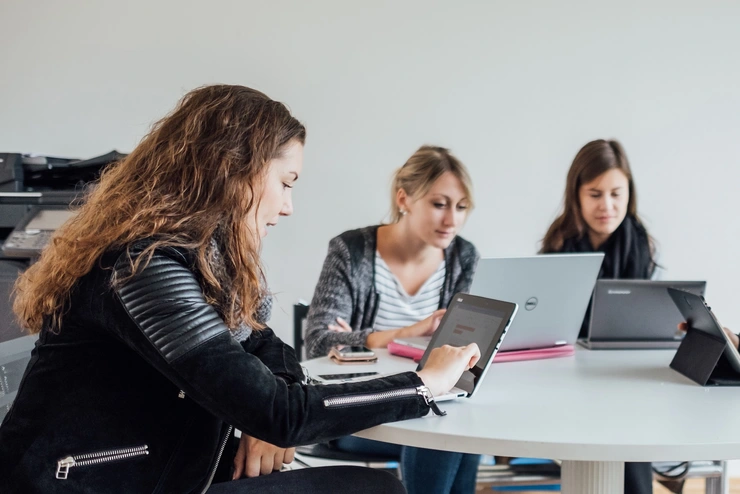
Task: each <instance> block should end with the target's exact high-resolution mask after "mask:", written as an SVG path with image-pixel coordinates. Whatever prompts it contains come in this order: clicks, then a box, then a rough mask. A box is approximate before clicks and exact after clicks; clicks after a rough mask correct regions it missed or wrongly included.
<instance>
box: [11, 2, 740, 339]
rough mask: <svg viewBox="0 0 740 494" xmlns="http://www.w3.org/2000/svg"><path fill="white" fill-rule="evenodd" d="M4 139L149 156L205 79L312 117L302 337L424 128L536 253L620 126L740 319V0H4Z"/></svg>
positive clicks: (675, 263) (281, 306)
mask: <svg viewBox="0 0 740 494" xmlns="http://www.w3.org/2000/svg"><path fill="white" fill-rule="evenodd" d="M0 19H2V23H3V40H2V42H0V67H2V68H3V77H2V79H0V116H2V118H0V149H2V150H4V151H5V150H7V151H16V150H17V151H22V152H31V151H33V152H39V153H49V154H56V155H71V156H81V157H88V156H92V155H95V154H99V153H103V152H106V151H108V150H110V149H112V148H117V149H119V150H121V151H130V150H131V149H132V148H133V147H134V146H135V145H136V143H137V141H138V140H139V139H140V138H141V137H142V135H144V134H145V133H146V131H147V128H148V126H149V125H150V124H151V123H152V122H153V121H154V120H156V119H158V118H160V117H161V116H163V115H164V114H165V113H166V112H167V111H169V110H170V109H171V108H172V106H173V105H174V104H175V102H176V101H177V100H178V98H179V97H180V96H181V95H182V94H184V92H186V91H187V90H189V89H191V88H193V87H195V86H198V85H201V84H206V83H215V82H224V83H236V84H245V85H249V86H253V87H256V88H258V89H261V90H263V91H265V92H267V93H268V94H269V95H270V96H272V97H274V98H276V99H279V100H281V101H284V102H286V103H287V104H288V105H289V106H290V107H291V108H292V110H293V111H294V113H295V115H296V116H297V117H298V118H299V119H301V120H302V121H304V122H305V123H306V125H307V127H308V131H309V136H308V144H307V147H306V166H305V169H304V175H303V176H302V177H301V180H300V184H299V186H298V187H297V188H296V189H295V207H296V213H295V215H294V216H293V217H292V218H289V219H287V220H285V221H283V222H282V223H281V225H280V226H279V227H278V228H276V229H273V230H272V231H271V232H270V235H269V236H268V238H267V240H266V246H265V249H264V259H265V263H266V265H267V268H268V275H269V280H270V282H271V285H272V288H273V289H274V290H275V291H276V293H277V301H278V304H277V306H276V310H275V313H274V317H273V321H272V323H273V324H272V325H273V326H274V327H275V329H276V330H277V332H278V333H279V334H280V335H282V336H283V337H284V338H286V339H288V340H290V338H291V336H290V335H291V319H290V317H291V306H292V304H293V302H294V301H295V300H297V299H298V298H299V297H302V298H305V299H310V298H311V295H312V292H313V286H314V284H315V282H316V279H317V277H318V273H319V270H320V268H321V262H322V260H323V256H324V254H325V251H326V245H327V242H328V240H329V239H330V238H331V237H332V236H334V235H336V234H338V233H340V232H341V231H343V230H345V229H348V228H352V227H358V226H364V225H367V224H371V223H375V222H378V221H379V220H381V219H382V218H383V217H384V215H385V213H386V211H387V206H388V201H389V199H388V195H389V193H388V185H389V179H390V175H391V173H392V171H393V170H394V169H395V168H396V167H398V166H400V165H401V164H403V162H404V161H405V159H406V158H407V157H408V156H409V155H410V154H411V153H412V152H413V151H414V150H415V149H416V148H417V147H418V146H419V145H421V144H424V143H433V144H439V145H443V146H448V147H450V148H452V150H453V151H454V152H455V153H456V154H457V155H458V156H459V157H460V158H461V159H462V160H463V161H464V162H465V163H466V164H467V165H468V167H469V168H470V171H471V173H472V176H473V178H474V182H475V187H476V192H477V202H478V208H477V209H476V210H475V211H474V213H473V215H472V216H471V218H470V220H469V223H468V225H467V226H466V228H465V230H464V232H463V235H464V236H465V237H467V238H468V239H470V240H472V241H473V242H474V243H475V244H476V245H477V246H478V248H479V249H480V251H481V252H482V254H483V255H484V256H501V255H524V254H531V253H534V252H535V251H536V249H537V248H538V241H539V239H540V238H541V237H542V235H543V234H544V232H545V229H546V228H547V226H548V224H549V222H550V221H551V220H552V219H553V217H554V215H555V213H556V211H557V209H558V207H559V203H560V200H561V197H562V190H563V186H564V182H565V174H566V171H567V169H568V166H569V165H570V162H571V160H572V158H573V156H574V155H575V153H576V151H577V150H578V149H579V148H580V146H581V145H583V144H584V143H586V142H587V141H589V140H591V139H594V138H599V137H617V138H619V139H620V140H621V141H622V142H623V144H624V145H625V147H626V149H627V152H628V155H629V157H630V159H631V162H632V165H633V170H634V174H635V177H636V180H637V188H638V191H639V198H640V202H639V206H640V212H641V214H642V215H643V217H644V218H645V219H646V220H647V225H648V227H649V229H650V232H651V233H652V234H653V235H654V236H655V237H656V238H657V240H658V241H659V246H660V252H661V261H662V263H663V264H664V265H665V267H666V268H667V270H668V271H667V274H666V278H668V279H697V278H698V279H707V280H708V281H709V285H708V296H709V300H710V301H711V302H712V305H713V307H714V308H715V310H716V312H717V313H718V314H719V316H720V317H721V318H722V320H724V321H726V323H727V324H729V325H731V326H733V325H734V326H736V327H738V328H740V305H738V304H737V303H734V301H735V300H736V297H737V296H738V291H737V280H738V279H740V270H739V269H738V263H737V261H736V253H735V252H736V250H737V245H738V242H740V231H739V225H740V222H738V220H737V218H736V215H737V213H738V211H739V210H740V208H739V207H738V206H740V199H738V197H737V196H736V194H735V191H736V190H737V181H738V165H740V138H739V133H740V91H739V89H740V64H738V63H737V60H738V56H739V52H740V29H739V28H738V26H739V25H740V3H738V2H736V1H712V2H696V1H686V0H665V1H632V0H630V1H621V2H608V3H607V2H593V1H578V0H566V1H563V2H550V1H522V2H507V1H468V2H456V3H454V2H447V1H444V2H443V1H428V0H427V1H405V2H382V1H368V2H345V1H340V0H337V1H329V0H322V1H312V2H303V1H294V2H290V1H272V2H254V1H253V2H246V1H225V0H212V1H210V2H183V1H174V0H159V1H152V0H147V1H144V0H132V1H128V2H119V1H116V2H112V1H96V2H91V1H84V0H68V1H65V2H59V1H51V0H46V1H42V0H35V1H30V2H29V1H21V0H3V2H2V3H0Z"/></svg>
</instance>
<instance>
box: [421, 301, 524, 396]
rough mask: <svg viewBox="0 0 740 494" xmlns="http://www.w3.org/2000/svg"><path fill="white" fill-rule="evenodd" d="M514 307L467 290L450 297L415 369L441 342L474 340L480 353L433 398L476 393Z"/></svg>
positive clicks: (514, 311) (462, 343)
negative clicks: (451, 384)
mask: <svg viewBox="0 0 740 494" xmlns="http://www.w3.org/2000/svg"><path fill="white" fill-rule="evenodd" d="M517 309H518V307H517V304H515V303H511V302H504V301H501V300H495V299H490V298H484V297H476V296H474V295H469V294H467V293H458V294H456V295H454V296H453V297H452V302H451V303H450V305H449V307H448V308H447V312H445V315H444V317H443V318H442V321H440V323H439V327H438V328H437V330H436V331H435V332H434V335H432V339H431V341H430V342H429V344H428V346H427V347H426V350H425V351H424V355H423V356H422V358H421V360H420V361H419V366H418V367H417V369H416V370H417V372H418V371H420V370H422V369H423V368H424V365H425V364H426V362H427V360H428V359H429V355H430V354H431V353H432V350H433V349H435V348H437V347H441V346H443V345H451V346H465V345H468V344H470V343H477V344H478V348H480V354H481V357H480V359H479V360H478V362H477V363H476V364H475V365H474V366H473V367H472V368H471V369H470V370H467V371H465V372H463V374H462V376H460V379H459V380H458V382H457V384H455V387H454V388H452V389H451V390H450V391H449V392H448V393H447V394H444V395H440V396H435V397H434V400H435V401H447V400H452V399H455V398H461V397H468V398H470V397H472V396H473V395H474V394H475V392H476V391H477V390H478V388H479V387H480V383H481V382H482V381H483V378H484V377H485V376H486V373H487V372H488V369H489V368H490V367H491V363H492V362H493V358H494V357H495V356H496V352H498V350H499V348H501V343H502V342H503V341H504V336H506V334H507V332H508V331H509V327H510V326H511V323H512V321H513V320H514V316H516V314H517Z"/></svg>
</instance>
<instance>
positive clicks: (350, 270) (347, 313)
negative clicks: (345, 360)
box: [305, 226, 480, 358]
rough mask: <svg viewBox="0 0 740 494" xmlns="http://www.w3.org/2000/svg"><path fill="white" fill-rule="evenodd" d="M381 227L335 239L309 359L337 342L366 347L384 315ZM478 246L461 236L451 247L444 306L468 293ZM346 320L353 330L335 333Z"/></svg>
mask: <svg viewBox="0 0 740 494" xmlns="http://www.w3.org/2000/svg"><path fill="white" fill-rule="evenodd" d="M377 232H378V226H370V227H366V228H360V229H358V230H351V231H347V232H344V233H342V234H341V235H339V236H338V237H335V238H333V239H332V240H331V241H330V242H329V252H328V254H327V255H326V259H325V260H324V267H323V268H322V270H321V275H320V276H319V282H318V284H317V285H316V290H315V291H314V295H313V300H312V301H311V307H310V308H309V311H308V321H307V327H306V336H305V344H306V351H307V353H308V356H309V358H315V357H322V356H324V355H327V354H328V353H329V350H330V349H331V347H332V346H334V345H364V344H365V340H366V339H367V335H368V334H370V333H372V332H373V331H374V330H373V325H374V323H375V317H376V316H377V313H378V299H379V297H378V293H377V292H376V291H375V251H376V250H377ZM479 257H480V256H479V255H478V251H477V250H476V249H475V247H474V246H473V244H471V243H470V242H468V241H467V240H465V239H463V238H462V237H459V236H458V237H455V239H454V240H453V241H452V243H450V245H449V247H447V248H446V249H445V263H446V266H445V267H446V269H445V280H444V284H443V285H442V291H441V293H440V295H441V296H440V300H439V307H440V309H441V308H446V307H447V306H448V305H449V303H450V300H451V299H452V296H453V295H455V294H456V293H459V292H467V291H468V290H469V289H470V284H471V283H472V281H473V272H474V271H475V267H476V265H477V264H478V259H479ZM337 317H341V318H343V319H344V320H345V321H347V322H348V323H349V325H350V326H351V327H352V332H349V333H340V332H336V331H330V330H329V329H328V327H327V326H328V325H329V324H336V319H337Z"/></svg>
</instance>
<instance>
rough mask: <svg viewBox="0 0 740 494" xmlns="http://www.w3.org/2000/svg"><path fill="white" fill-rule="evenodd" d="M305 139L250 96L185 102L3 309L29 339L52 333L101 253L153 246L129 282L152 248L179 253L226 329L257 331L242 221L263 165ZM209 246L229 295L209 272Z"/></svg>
mask: <svg viewBox="0 0 740 494" xmlns="http://www.w3.org/2000/svg"><path fill="white" fill-rule="evenodd" d="M305 137H306V130H305V128H304V127H303V125H302V124H301V123H300V122H299V121H298V120H296V119H295V118H294V117H293V116H291V114H290V112H289V110H288V109H287V108H286V107H285V105H283V104H282V103H279V102H277V101H273V100H271V99H270V98H268V97H267V96H266V95H264V94H263V93H261V92H259V91H256V90H254V89H250V88H247V87H243V86H228V85H213V86H205V87H201V88H198V89H195V90H193V91H191V92H190V93H188V94H186V95H185V96H184V97H183V98H182V100H181V101H180V102H179V104H178V105H177V107H176V108H175V110H174V111H173V112H172V113H171V114H170V115H168V116H166V117H165V118H163V119H162V120H160V121H159V122H157V123H156V124H155V125H154V126H153V128H152V130H151V131H150V132H149V134H148V135H147V136H145V137H144V139H142V141H141V143H140V144H139V145H138V146H137V147H136V148H135V149H134V150H133V152H132V153H131V154H130V155H129V156H128V157H126V158H125V159H124V160H123V161H121V162H119V163H117V164H115V165H113V166H110V167H108V168H107V169H106V171H105V172H104V173H103V174H102V176H101V178H100V182H99V183H98V184H97V186H95V187H94V189H93V190H92V191H91V192H90V193H89V195H88V196H87V197H86V200H85V201H84V204H83V206H82V207H81V208H80V209H79V211H78V214H77V215H76V216H75V217H74V218H73V219H71V220H70V221H68V222H67V223H66V224H65V225H63V226H62V228H61V229H60V230H59V231H58V232H57V234H56V235H55V237H54V238H53V239H52V243H51V244H50V245H49V246H48V247H47V248H46V249H45V250H44V251H43V253H42V255H41V258H40V259H39V261H38V262H37V263H36V264H34V265H33V266H31V268H29V269H28V270H27V271H26V272H25V273H24V274H23V275H22V276H21V277H20V278H19V280H18V282H17V283H16V294H17V297H16V300H15V303H14V306H13V309H14V311H15V313H16V315H17V317H18V319H19V321H20V323H21V325H22V326H24V327H25V328H27V329H28V330H29V331H30V332H32V333H35V332H38V331H40V330H41V328H42V323H43V321H44V320H45V319H48V320H49V321H50V324H51V329H52V330H56V329H59V327H60V325H61V319H62V316H63V314H64V311H65V308H66V306H67V304H68V302H69V293H70V291H71V289H72V288H73V286H74V285H75V283H76V282H77V280H78V279H79V278H80V277H81V276H84V275H85V274H87V273H88V272H89V271H90V269H91V268H92V267H93V265H94V263H95V262H96V261H97V260H98V259H99V258H100V256H101V255H102V254H103V253H104V252H105V251H106V250H109V249H116V248H128V246H130V245H131V244H132V243H133V242H135V241H137V240H140V239H153V242H152V243H151V244H150V245H149V246H148V247H147V248H146V250H145V251H144V253H143V255H141V256H139V257H138V258H137V260H136V261H135V262H132V266H131V271H132V273H133V272H136V271H137V270H139V269H142V268H143V266H145V265H146V263H147V262H148V261H149V259H151V255H152V254H153V252H154V250H155V249H157V248H159V247H163V246H174V247H182V248H185V249H189V250H191V251H193V252H194V255H195V266H194V267H195V269H197V270H198V272H199V273H200V275H201V276H200V279H201V286H202V289H203V292H204V294H205V296H206V300H208V302H209V303H212V304H214V305H215V306H216V308H217V309H218V310H219V312H220V313H221V314H222V315H223V317H224V319H225V321H226V323H227V325H228V326H229V327H232V328H234V327H236V326H237V325H238V324H239V323H241V322H244V323H246V324H249V325H250V326H252V327H254V328H257V329H258V328H260V327H261V326H260V324H258V323H257V321H255V320H254V312H255V309H256V307H257V304H258V302H259V299H260V297H261V295H262V288H261V277H262V268H261V263H260V259H259V248H260V245H259V243H260V241H259V235H258V233H257V232H252V231H250V229H249V227H248V224H247V221H245V220H246V218H247V215H248V214H254V208H256V207H257V206H258V204H257V203H258V201H259V196H260V191H261V185H262V180H263V177H264V175H265V173H266V171H267V168H268V164H269V162H270V160H272V159H273V158H275V157H277V156H279V154H280V152H281V151H282V149H283V148H284V146H285V145H286V144H288V143H289V142H291V141H293V140H297V141H299V142H301V143H303V142H304V141H305ZM213 238H218V242H219V246H220V248H219V250H221V255H222V257H223V260H224V263H225V268H226V271H227V274H228V277H229V279H228V285H229V286H223V285H224V283H223V282H222V281H221V280H219V277H217V276H216V275H215V274H214V271H213V269H212V266H210V262H209V260H210V259H212V256H213V252H212V247H211V239H213ZM123 281H125V280H114V283H121V282H123Z"/></svg>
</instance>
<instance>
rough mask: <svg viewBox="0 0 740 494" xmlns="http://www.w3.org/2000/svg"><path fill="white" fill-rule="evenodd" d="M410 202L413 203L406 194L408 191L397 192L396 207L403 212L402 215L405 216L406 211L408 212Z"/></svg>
mask: <svg viewBox="0 0 740 494" xmlns="http://www.w3.org/2000/svg"><path fill="white" fill-rule="evenodd" d="M410 202H411V201H410V200H409V196H408V194H406V191H405V190H403V189H398V192H396V206H398V210H399V211H401V214H404V211H406V212H408V210H409V204H410Z"/></svg>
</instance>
